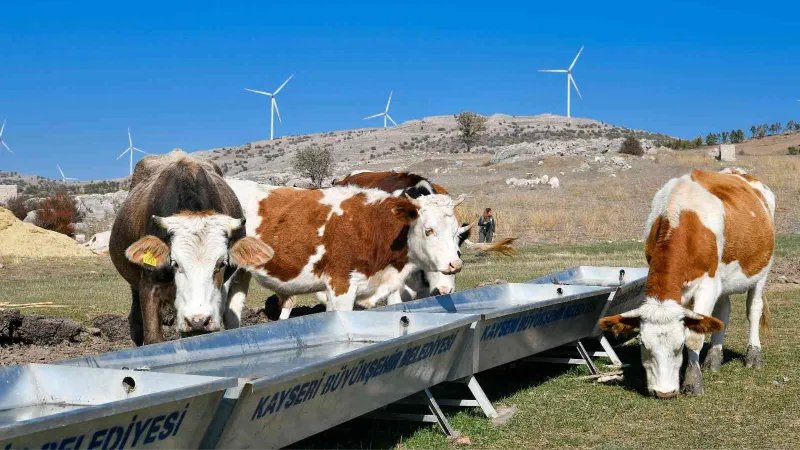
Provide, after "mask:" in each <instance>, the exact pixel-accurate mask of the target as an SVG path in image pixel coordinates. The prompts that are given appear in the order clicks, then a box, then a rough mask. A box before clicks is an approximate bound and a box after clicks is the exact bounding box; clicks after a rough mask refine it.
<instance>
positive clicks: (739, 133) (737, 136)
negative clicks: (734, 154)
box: [731, 129, 744, 144]
mask: <svg viewBox="0 0 800 450" xmlns="http://www.w3.org/2000/svg"><path fill="white" fill-rule="evenodd" d="M742 141H744V130H741V129H739V130H733V131H731V143H733V144H738V143H739V142H742Z"/></svg>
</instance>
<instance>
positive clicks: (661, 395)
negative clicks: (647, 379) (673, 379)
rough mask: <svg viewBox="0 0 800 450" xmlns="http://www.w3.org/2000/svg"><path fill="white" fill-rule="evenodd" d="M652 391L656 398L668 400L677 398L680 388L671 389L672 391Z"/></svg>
mask: <svg viewBox="0 0 800 450" xmlns="http://www.w3.org/2000/svg"><path fill="white" fill-rule="evenodd" d="M651 392H652V394H653V395H654V396H655V397H656V398H658V399H662V400H666V399H670V398H676V397H677V396H678V390H677V389H676V390H674V391H670V392H659V391H655V390H654V391H651Z"/></svg>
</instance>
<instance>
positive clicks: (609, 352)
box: [599, 334, 622, 366]
mask: <svg viewBox="0 0 800 450" xmlns="http://www.w3.org/2000/svg"><path fill="white" fill-rule="evenodd" d="M599 341H600V346H602V347H603V350H605V356H606V357H608V359H610V360H611V364H612V365H614V366H622V360H621V359H619V356H617V352H616V351H614V347H612V346H611V343H610V342H608V339H606V337H605V336H604V335H602V334H601V335H600V339H599Z"/></svg>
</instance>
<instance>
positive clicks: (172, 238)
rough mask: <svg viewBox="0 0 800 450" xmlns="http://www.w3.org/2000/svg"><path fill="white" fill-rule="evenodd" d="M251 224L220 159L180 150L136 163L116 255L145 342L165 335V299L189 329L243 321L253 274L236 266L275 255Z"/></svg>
mask: <svg viewBox="0 0 800 450" xmlns="http://www.w3.org/2000/svg"><path fill="white" fill-rule="evenodd" d="M243 225H244V215H243V213H242V208H241V206H240V205H239V201H238V200H237V199H236V195H235V194H234V193H233V191H232V190H231V189H230V187H228V185H227V184H226V183H225V181H224V178H223V176H222V171H221V170H220V169H219V167H217V166H216V165H215V164H214V163H212V162H210V161H204V160H200V159H197V158H194V157H192V156H190V155H188V154H186V153H184V152H183V151H181V150H174V151H172V152H171V153H169V154H167V155H163V156H147V157H145V158H143V159H142V160H141V161H139V163H138V164H136V169H135V171H134V173H133V176H132V177H131V186H130V191H129V193H128V197H127V198H126V199H125V202H124V203H123V204H122V206H121V208H120V210H119V212H118V214H117V217H116V219H115V220H114V226H113V228H112V229H111V237H110V242H109V253H110V255H111V261H112V262H113V263H114V266H115V267H116V269H117V271H118V272H119V274H120V275H121V276H122V277H123V278H124V279H125V281H127V282H128V284H130V289H131V297H132V301H131V309H130V314H129V316H128V321H129V324H130V331H131V339H132V340H133V342H134V343H135V344H136V345H137V346H140V345H143V344H152V343H155V342H161V341H163V340H164V338H163V335H162V332H161V305H162V303H171V304H172V305H173V306H174V308H175V310H176V316H175V325H176V327H177V329H178V331H179V332H180V333H181V335H187V334H198V333H204V332H211V331H218V330H219V329H220V328H221V325H222V324H223V322H224V325H225V328H236V327H238V326H239V324H240V318H241V312H242V308H243V306H244V300H245V299H244V296H245V295H246V293H247V285H248V284H249V282H250V277H249V275H248V274H247V273H245V272H244V271H243V270H238V271H237V270H235V269H236V268H237V267H242V266H254V265H262V264H265V263H266V262H267V261H269V260H270V258H271V257H272V255H273V251H272V249H271V248H270V247H269V246H268V245H266V244H264V243H263V242H262V241H260V240H258V239H255V238H248V237H245V233H244V229H243Z"/></svg>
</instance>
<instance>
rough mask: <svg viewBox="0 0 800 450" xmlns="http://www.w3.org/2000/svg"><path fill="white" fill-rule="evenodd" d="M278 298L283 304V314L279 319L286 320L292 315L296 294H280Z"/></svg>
mask: <svg viewBox="0 0 800 450" xmlns="http://www.w3.org/2000/svg"><path fill="white" fill-rule="evenodd" d="M278 300H279V301H280V304H281V315H280V317H279V319H280V320H286V319H288V318H289V316H291V315H292V309H294V295H289V296H283V295H278Z"/></svg>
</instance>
